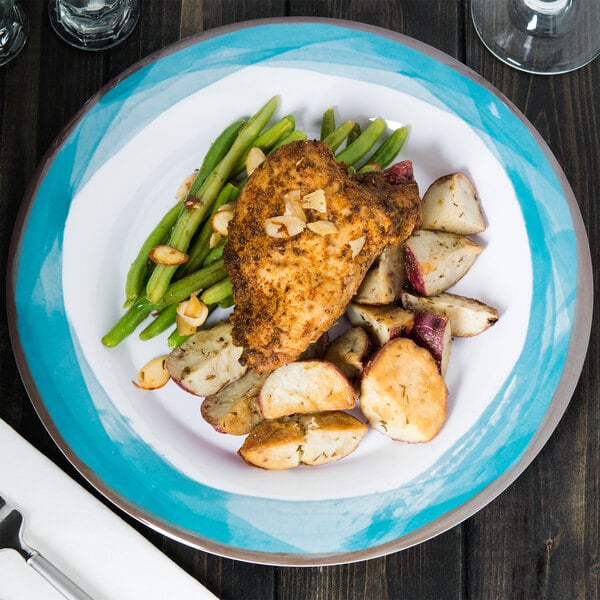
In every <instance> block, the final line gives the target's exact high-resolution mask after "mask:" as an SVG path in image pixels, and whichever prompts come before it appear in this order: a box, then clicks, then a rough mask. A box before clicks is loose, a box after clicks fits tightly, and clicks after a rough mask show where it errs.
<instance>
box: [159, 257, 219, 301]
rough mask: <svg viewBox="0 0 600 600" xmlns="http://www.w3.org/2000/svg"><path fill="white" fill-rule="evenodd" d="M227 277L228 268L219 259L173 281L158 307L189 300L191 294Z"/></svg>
mask: <svg viewBox="0 0 600 600" xmlns="http://www.w3.org/2000/svg"><path fill="white" fill-rule="evenodd" d="M224 277H227V269H226V268H225V263H224V262H223V260H217V261H215V262H214V263H212V264H211V265H208V266H206V267H202V268H201V269H198V270H197V271H194V272H193V273H190V274H189V275H186V276H185V277H182V278H181V279H178V280H177V281H175V282H173V283H171V285H169V286H168V287H167V290H166V292H165V294H164V295H163V297H162V298H161V299H160V300H159V301H158V303H157V304H156V307H157V308H162V307H164V306H168V305H169V304H173V303H175V302H182V301H183V300H187V299H188V298H189V297H190V295H191V294H193V293H194V292H197V291H198V290H205V289H207V288H208V287H210V286H211V285H213V284H214V283H217V281H221V279H223V278H224Z"/></svg>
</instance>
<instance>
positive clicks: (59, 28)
mask: <svg viewBox="0 0 600 600" xmlns="http://www.w3.org/2000/svg"><path fill="white" fill-rule="evenodd" d="M48 17H49V19H50V24H51V25H52V28H53V29H54V31H55V33H56V34H57V35H58V37H60V38H61V39H62V40H63V41H65V42H67V44H69V45H71V46H74V47H75V48H79V49H80V50H107V49H109V48H113V47H114V46H116V45H117V44H120V43H121V42H122V41H123V40H124V39H125V38H126V37H127V36H128V35H129V34H130V33H131V32H132V31H133V30H134V29H135V26H136V25H137V22H138V20H139V8H138V4H137V0H128V1H124V2H122V3H121V4H120V6H119V7H118V9H115V10H114V11H111V12H109V13H104V12H100V11H99V12H98V13H97V14H94V13H92V14H89V13H84V12H76V11H75V10H70V9H69V8H67V7H65V6H63V5H61V3H60V2H56V0H55V1H50V2H48Z"/></svg>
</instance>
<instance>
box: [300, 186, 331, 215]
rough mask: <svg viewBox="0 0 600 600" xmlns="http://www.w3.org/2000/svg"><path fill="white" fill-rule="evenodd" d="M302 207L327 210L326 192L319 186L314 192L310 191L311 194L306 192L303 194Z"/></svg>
mask: <svg viewBox="0 0 600 600" xmlns="http://www.w3.org/2000/svg"><path fill="white" fill-rule="evenodd" d="M300 205H301V206H302V208H311V209H312V210H316V211H318V212H320V213H326V212H327V200H326V199H325V192H324V191H323V190H322V189H321V188H319V189H318V190H315V191H314V192H310V193H309V194H305V195H304V196H302V201H301V202H300Z"/></svg>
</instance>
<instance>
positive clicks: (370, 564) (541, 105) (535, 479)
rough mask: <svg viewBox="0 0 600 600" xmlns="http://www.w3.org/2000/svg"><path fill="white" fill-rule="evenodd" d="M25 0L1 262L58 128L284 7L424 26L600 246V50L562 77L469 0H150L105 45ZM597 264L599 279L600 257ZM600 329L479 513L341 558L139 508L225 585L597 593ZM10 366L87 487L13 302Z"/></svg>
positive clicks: (6, 415)
mask: <svg viewBox="0 0 600 600" xmlns="http://www.w3.org/2000/svg"><path fill="white" fill-rule="evenodd" d="M491 1H492V0H490V2H491ZM22 4H23V5H24V7H25V9H26V12H27V14H28V15H29V18H30V21H31V33H30V36H29V39H28V42H27V46H26V48H25V49H24V51H23V52H22V54H21V55H20V56H18V57H17V59H16V60H14V61H13V62H12V63H10V64H9V65H7V66H6V67H4V68H0V211H1V212H0V248H1V252H2V277H3V278H4V277H5V274H6V258H7V254H8V247H9V240H10V236H11V231H12V227H13V224H14V221H15V217H16V213H17V209H18V206H19V203H20V202H21V199H22V197H23V194H24V191H25V188H26V186H27V183H28V181H29V180H30V178H31V177H32V175H33V172H34V169H35V167H36V165H37V164H38V162H39V161H40V160H41V157H42V156H43V154H44V152H45V151H46V149H47V148H48V146H49V145H50V144H51V142H52V140H53V139H54V138H55V136H56V135H57V134H58V133H59V132H60V130H61V129H62V128H63V126H64V125H65V124H66V123H67V122H68V121H69V119H70V118H71V117H72V116H73V115H74V113H75V112H76V111H77V110H78V109H79V108H80V107H81V105H82V104H83V103H84V102H85V101H86V100H87V99H88V98H89V97H90V96H92V95H93V94H94V93H95V92H96V91H97V90H98V89H99V88H100V87H101V86H102V85H103V84H104V83H105V82H107V81H108V80H110V79H111V78H113V77H114V76H116V75H118V74H119V73H120V72H121V71H123V70H124V69H126V68H127V67H129V66H130V65H131V64H133V63H135V62H137V61H138V60H140V59H141V58H144V57H146V56H147V55H148V54H150V53H151V52H153V51H155V50H158V49H160V48H162V47H164V46H165V45H167V44H170V43H172V42H175V41H177V40H179V39H181V38H183V37H187V36H189V35H192V34H194V33H197V32H200V31H203V30H208V29H211V28H214V27H218V26H221V25H225V24H229V23H234V22H237V21H244V20H249V19H257V18H266V17H281V16H313V17H335V18H343V19H350V20H355V21H362V22H365V23H369V24H372V25H377V26H380V27H385V28H388V29H390V30H393V31H396V32H400V33H403V34H406V35H409V36H412V37H414V38H416V39H418V40H421V41H423V42H426V43H428V44H430V45H432V46H434V47H436V48H438V49H440V50H442V51H444V52H446V53H447V54H449V55H451V56H453V57H455V58H457V59H458V60H459V61H461V62H463V63H465V64H467V65H468V66H469V67H471V68H472V69H474V70H475V71H476V72H478V73H480V74H481V75H482V76H483V77H485V78H486V79H487V80H488V81H490V82H491V83H492V84H493V85H495V86H496V87H497V88H498V89H499V90H500V91H501V92H503V93H504V94H505V95H506V96H507V97H508V98H509V99H510V100H512V102H513V103H514V104H515V105H516V106H517V107H518V108H520V109H521V110H522V111H523V112H524V113H525V115H526V116H527V117H528V118H529V120H530V121H531V122H532V123H533V124H534V125H535V126H536V127H537V129H538V130H539V132H540V133H541V135H542V136H543V138H544V139H545V140H546V141H547V143H548V144H549V146H550V148H551V149H552V151H553V152H554V154H555V155H556V157H557V159H558V161H559V163H560V164H561V166H562V167H563V169H564V171H565V173H566V175H567V177H568V179H569V181H570V183H571V185H572V187H573V190H574V192H575V195H576V197H577V199H578V202H579V206H580V209H581V212H582V215H583V219H584V221H585V224H586V227H587V231H588V236H589V241H590V245H591V252H592V258H593V260H594V261H595V260H596V258H597V257H598V256H599V242H600V222H599V218H600V214H599V210H598V205H599V203H600V192H599V190H600V174H599V173H600V60H596V61H595V62H593V63H592V64H590V65H588V66H586V67H584V68H582V69H580V70H579V71H576V72H573V73H570V74H566V75H560V76H553V77H544V76H535V75H527V74H524V73H521V72H518V71H515V70H512V69H510V68H509V67H507V66H505V65H503V64H502V63H501V62H499V61H498V60H496V59H495V58H494V57H492V55H491V54H489V53H488V52H487V51H486V49H485V48H484V47H483V45H482V44H481V42H480V41H479V39H478V38H477V35H476V34H475V31H474V29H473V26H472V24H471V21H470V16H469V4H468V2H467V1H466V0H394V1H391V0H328V1H324V0H245V1H242V0H143V3H142V4H143V6H142V15H141V20H140V22H139V24H138V26H137V28H136V30H135V31H134V33H133V34H132V35H131V37H129V38H128V39H127V40H126V41H125V42H124V43H123V44H121V45H120V46H118V47H116V48H114V49H112V50H110V51H105V52H101V53H92V52H90V53H86V52H82V51H78V50H75V49H74V48H71V47H69V46H67V45H65V44H64V43H63V42H62V41H61V40H60V39H59V38H58V37H57V36H56V35H55V34H54V33H53V31H52V30H51V28H50V25H49V22H48V18H47V15H46V6H45V2H42V1H41V0H23V2H22ZM594 279H595V287H596V288H597V287H598V286H597V283H598V282H597V271H596V272H594ZM595 306H596V308H598V301H597V300H596V304H595ZM599 337H600V331H599V330H598V321H595V322H594V324H593V329H592V335H591V344H590V347H589V351H588V356H587V360H586V362H585V365H584V369H583V373H582V376H581V379H580V382H579V385H578V387H577V390H576V392H575V394H574V397H573V399H572V401H571V403H570V406H569V408H568V410H567V412H566V414H565V416H564V417H563V419H562V420H561V422H560V424H559V426H558V428H557V429H556V431H555V432H554V434H553V435H552V437H551V439H550V440H549V442H548V443H547V445H546V446H545V447H544V449H543V450H542V452H541V453H540V454H539V455H538V457H537V458H536V459H535V460H534V461H533V463H532V464H531V465H530V466H529V467H528V468H527V469H526V471H525V472H524V473H523V474H522V475H521V476H520V477H519V479H518V480H517V481H516V482H515V483H514V484H513V485H511V486H510V487H509V489H507V490H506V491H505V492H504V493H502V494H501V495H500V496H499V497H498V498H497V499H496V500H495V501H493V502H492V503H491V504H489V505H488V506H487V507H486V508H484V509H483V510H481V511H480V512H479V513H478V514H476V515H474V516H472V517H471V518H469V519H468V520H467V521H466V522H464V523H463V524H461V525H458V526H456V527H454V528H453V529H451V530H450V531H448V532H446V533H444V534H443V535H440V536H438V537H437V538H435V539H432V540H430V541H428V542H425V543H423V544H421V545H419V546H417V547H414V548H410V549H408V550H405V551H402V552H398V553H395V554H392V555H390V556H386V557H382V558H378V559H373V560H369V561H365V562H359V563H355V564H350V565H344V566H333V567H323V568H276V567H268V566H256V565H252V564H246V563H242V562H238V561H235V560H230V559H224V558H220V557H216V556H212V555H209V554H206V553H204V552H201V551H198V550H194V549H191V548H188V547H186V546H184V545H181V544H179V543H177V542H174V541H172V540H170V539H167V538H164V537H162V536H161V535H159V534H157V533H155V532H153V531H151V530H149V529H147V528H145V527H144V526H142V525H138V524H137V523H132V524H133V525H134V526H135V527H136V528H137V529H138V530H140V531H141V532H142V533H143V534H144V535H145V536H146V537H147V538H148V539H149V540H150V541H151V542H152V543H154V544H155V545H156V546H158V547H159V548H160V549H161V550H162V551H163V552H164V553H165V554H166V555H168V556H169V557H171V558H172V559H173V560H174V561H176V562H177V563H178V564H179V565H181V566H182V567H183V568H184V569H185V570H186V571H188V572H189V573H191V574H192V575H193V576H194V577H196V578H197V579H198V580H199V581H201V582H202V583H204V584H205V585H206V586H207V587H208V588H209V589H210V590H212V591H213V592H214V593H215V594H216V595H218V596H219V597H220V598H222V599H223V600H226V599H233V598H244V599H252V598H256V599H260V600H268V599H276V598H281V599H283V598H285V599H286V600H293V599H298V600H310V599H315V600H316V599H327V600H333V599H340V600H351V599H362V598H366V599H374V600H379V599H386V598H389V599H392V598H398V599H399V598H402V599H421V598H423V599H438V598H443V599H447V598H473V599H491V598H522V599H527V600H528V599H532V598H556V599H565V600H566V599H575V598H578V599H580V598H598V597H600V582H599V575H600V534H599V530H600V514H599V513H600V489H599V488H600V392H599V389H600V381H599V373H600V364H599V360H598V359H599V357H600V345H599V343H598V339H599ZM0 368H1V374H0V375H1V376H0V417H1V418H3V419H4V420H6V421H7V422H8V423H9V424H10V425H12V426H13V427H14V428H16V429H17V430H18V431H19V432H20V433H21V434H22V435H23V436H24V437H25V438H26V439H27V440H29V441H30V442H31V443H33V444H34V445H35V446H36V447H37V448H39V449H40V450H41V451H42V452H43V453H45V454H46V455H47V456H49V457H50V458H51V459H52V460H53V461H55V462H56V463H57V464H59V465H60V466H61V467H62V468H63V469H64V470H65V471H66V472H67V473H69V474H70V475H71V476H73V477H74V478H75V479H76V480H78V481H80V482H81V483H82V484H83V485H84V486H86V487H88V486H87V484H86V483H85V482H83V481H82V479H81V478H80V477H79V475H78V474H77V473H76V472H74V470H73V469H72V467H71V466H70V464H69V463H68V462H67V461H66V460H65V459H64V457H63V456H62V454H61V453H60V451H59V450H58V449H57V447H56V446H55V445H54V443H53V441H52V440H51V438H50V437H49V436H48V434H47V433H46V431H45V429H44V427H43V426H42V424H41V422H40V421H39V419H38V417H37V416H36V414H35V412H34V410H33V408H32V405H31V403H30V401H29V399H28V398H27V395H26V393H25V391H24V388H23V385H22V384H21V381H20V378H19V375H18V372H17V367H16V365H15V361H14V358H13V354H12V350H11V345H10V340H9V334H8V327H7V323H6V317H5V310H2V321H1V323H0ZM0 590H1V582H0ZM0 595H1V594H0ZM176 597H177V593H176V592H175V591H174V593H173V598H176Z"/></svg>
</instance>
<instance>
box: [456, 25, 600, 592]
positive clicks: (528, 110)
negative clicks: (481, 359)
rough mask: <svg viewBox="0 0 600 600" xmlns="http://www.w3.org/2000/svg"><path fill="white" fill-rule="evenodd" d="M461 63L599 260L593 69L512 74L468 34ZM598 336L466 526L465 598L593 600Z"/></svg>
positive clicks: (599, 67) (599, 153)
mask: <svg viewBox="0 0 600 600" xmlns="http://www.w3.org/2000/svg"><path fill="white" fill-rule="evenodd" d="M467 62H468V64H470V65H471V66H472V67H473V68H474V69H476V70H477V71H478V72H480V73H481V74H482V75H483V76H484V77H485V78H486V79H488V80H489V81H490V82H492V83H493V84H494V85H495V86H496V87H497V88H498V89H499V90H500V91H502V92H503V93H504V94H506V96H507V97H508V98H509V99H510V100H511V101H512V102H513V103H514V104H515V105H516V106H517V107H518V108H519V109H520V110H521V111H523V112H524V114H525V115H526V116H527V118H528V119H529V120H530V121H531V123H532V124H533V125H534V126H535V127H536V129H537V130H538V131H539V133H540V134H541V136H542V137H543V138H544V140H545V141H546V142H547V143H548V144H549V146H550V148H551V150H552V151H553V152H554V153H555V155H556V158H557V160H558V162H559V164H560V165H561V166H562V168H563V169H564V171H565V173H566V175H567V178H568V179H569V181H570V183H571V186H572V187H573V190H574V193H575V196H576V198H577V199H578V203H579V206H580V208H581V212H582V215H583V218H584V222H585V223H586V226H587V228H588V230H589V231H590V232H593V235H592V238H591V251H592V257H597V256H599V248H598V241H597V232H598V202H597V195H598V194H597V190H598V177H597V170H598V167H597V165H598V164H600V142H599V139H600V136H598V132H599V121H598V116H599V115H600V93H599V92H598V85H597V84H596V85H595V86H594V81H596V82H597V80H598V75H599V73H600V64H599V63H598V62H597V61H596V63H595V64H592V65H588V66H587V67H584V68H583V69H581V70H579V71H576V72H573V73H569V74H565V75H557V76H552V77H545V76H538V75H527V74H524V73H520V72H519V71H516V70H513V69H511V68H510V67H508V66H505V65H504V64H503V63H501V62H500V61H498V60H496V59H495V58H494V57H493V56H492V55H491V54H490V53H489V52H488V51H487V50H486V49H485V48H484V47H483V45H482V44H481V43H480V41H479V39H478V38H477V36H476V34H475V32H474V30H473V28H472V27H470V26H469V27H468V28H467ZM595 278H596V279H597V273H596V274H595ZM598 333H599V331H598V322H597V321H596V322H595V324H594V326H593V332H592V341H591V344H590V348H589V351H588V359H587V363H586V366H585V368H584V372H583V376H582V380H581V383H580V385H579V386H578V389H577V390H576V393H575V395H574V397H573V399H572V400H571V403H570V405H569V407H568V409H567V411H566V414H565V416H564V417H563V419H562V421H561V422H560V424H559V426H558V428H557V429H556V431H555V432H554V434H553V435H552V437H551V438H550V440H549V442H548V443H547V445H546V446H545V447H544V449H543V450H542V451H541V453H540V454H539V455H538V457H537V459H536V460H534V461H533V463H532V464H531V465H530V466H529V468H527V469H526V471H525V472H524V473H523V475H521V477H520V478H519V479H518V480H517V481H516V482H515V483H514V484H513V485H512V486H511V487H510V488H509V489H508V490H506V491H505V492H504V493H503V494H502V495H501V496H500V497H499V498H498V499H497V500H496V501H495V502H493V503H492V504H490V505H489V506H488V507H486V508H485V509H484V510H482V511H481V512H480V513H478V514H477V515H475V516H474V517H473V518H471V519H470V520H469V521H468V522H467V525H466V527H467V531H466V553H467V560H468V573H469V583H468V585H469V590H470V593H471V594H472V596H473V597H483V596H485V597H495V598H596V597H598V594H599V589H598V572H599V562H598V557H599V555H600V548H599V539H600V537H599V528H598V523H599V516H600V515H599V512H600V508H599V503H598V498H599V487H600V485H599V477H598V470H597V465H598V461H599V460H600V457H599V452H600V443H599V442H600V439H599V435H598V431H599V429H598V426H599V423H598V415H599V406H598V394H597V382H598V373H599V371H600V369H599V367H598V354H599V352H598ZM594 381H595V382H596V387H593V386H594V383H592V382H594ZM491 590H493V591H494V595H493V596H490V595H489V593H490V591H491Z"/></svg>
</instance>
